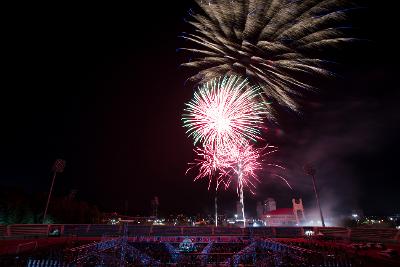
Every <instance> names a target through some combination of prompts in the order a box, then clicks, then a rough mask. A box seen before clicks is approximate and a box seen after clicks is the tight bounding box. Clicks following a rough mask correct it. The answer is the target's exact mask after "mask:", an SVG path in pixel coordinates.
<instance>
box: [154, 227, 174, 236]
mask: <svg viewBox="0 0 400 267" xmlns="http://www.w3.org/2000/svg"><path fill="white" fill-rule="evenodd" d="M151 233H152V235H155V236H157V235H171V236H178V235H181V227H174V226H153V227H152V229H151Z"/></svg>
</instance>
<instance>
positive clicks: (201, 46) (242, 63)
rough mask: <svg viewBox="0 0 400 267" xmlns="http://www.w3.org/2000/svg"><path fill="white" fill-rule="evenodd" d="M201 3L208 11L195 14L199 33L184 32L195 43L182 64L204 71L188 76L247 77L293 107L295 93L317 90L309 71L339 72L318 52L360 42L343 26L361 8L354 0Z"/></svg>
mask: <svg viewBox="0 0 400 267" xmlns="http://www.w3.org/2000/svg"><path fill="white" fill-rule="evenodd" d="M196 2H197V4H198V5H199V7H200V8H201V10H202V12H198V13H194V12H190V16H191V18H190V19H189V21H188V22H189V23H190V24H191V25H192V26H193V27H194V31H193V33H191V34H185V35H184V36H182V37H183V38H184V39H185V40H187V41H189V42H190V43H191V44H192V46H191V47H187V48H182V50H186V51H190V52H191V53H192V55H193V59H191V60H190V61H189V62H187V63H184V64H182V65H183V66H187V67H193V68H195V69H196V70H198V73H197V74H196V75H194V76H192V77H190V78H189V79H188V80H189V81H191V82H194V83H196V84H202V83H205V82H208V81H210V80H212V79H214V78H215V77H218V76H221V75H232V74H237V75H243V76H246V77H248V78H249V79H250V81H251V83H253V84H257V85H259V86H260V87H262V89H263V91H264V92H265V94H266V96H267V98H268V100H274V101H276V102H277V103H278V104H280V105H282V106H286V107H289V108H290V109H292V110H297V108H298V106H297V103H296V99H295V96H296V95H298V94H300V93H301V91H302V89H312V86H311V85H310V84H309V83H308V80H309V79H308V77H307V76H305V77H304V74H306V75H307V74H309V75H313V76H314V75H322V76H330V75H333V73H332V72H330V71H329V62H328V61H327V60H325V58H323V56H321V55H319V56H317V55H315V51H319V50H324V49H326V48H328V47H335V46H337V45H338V44H341V43H346V42H349V41H353V40H355V39H354V38H348V37H346V30H347V29H348V27H343V25H341V24H343V22H346V20H347V14H348V13H349V10H352V9H355V7H354V6H353V5H351V4H348V1H341V0H302V1H292V0H213V1H211V0H209V1H204V0H196ZM299 77H302V78H299ZM306 77H307V78H306ZM305 78H306V79H307V80H306V79H305ZM299 89H300V90H299Z"/></svg>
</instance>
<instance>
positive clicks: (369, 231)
mask: <svg viewBox="0 0 400 267" xmlns="http://www.w3.org/2000/svg"><path fill="white" fill-rule="evenodd" d="M55 230H58V231H55ZM307 231H313V232H314V233H315V234H317V233H318V232H320V233H322V236H325V237H329V238H335V239H350V240H357V241H359V240H362V241H380V242H382V241H391V242H398V241H399V240H398V239H399V236H400V235H399V233H400V232H399V230H396V229H389V228H352V229H348V228H343V227H250V228H239V227H223V226H221V227H214V226H200V227H197V226H152V225H129V226H128V235H129V237H169V236H170V237H182V236H192V237H202V236H203V237H207V236H214V237H221V236H226V237H229V236H239V237H243V238H249V237H252V236H254V237H264V238H265V237H271V238H274V237H276V238H297V237H302V236H304V234H305V232H307ZM54 232H57V234H53V233H54ZM120 234H122V225H111V224H65V225H47V224H14V225H8V226H5V225H0V237H3V238H13V237H14V238H28V237H45V236H65V237H69V236H76V237H102V236H105V235H107V236H116V235H120ZM396 240H397V241H396Z"/></svg>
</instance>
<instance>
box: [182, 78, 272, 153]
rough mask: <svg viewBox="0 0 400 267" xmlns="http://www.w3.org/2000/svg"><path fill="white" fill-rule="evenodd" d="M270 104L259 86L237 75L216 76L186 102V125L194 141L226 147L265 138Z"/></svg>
mask: <svg viewBox="0 0 400 267" xmlns="http://www.w3.org/2000/svg"><path fill="white" fill-rule="evenodd" d="M266 114H267V106H266V105H265V104H264V102H263V101H260V91H259V89H258V87H254V86H253V87H250V86H248V83H247V81H246V80H243V79H241V78H239V77H236V76H224V77H219V78H215V79H213V80H211V81H209V82H207V83H205V84H204V85H202V86H200V87H199V88H198V90H197V91H196V92H195V93H194V96H193V99H192V100H191V101H189V102H188V103H186V108H185V113H184V114H183V117H182V120H183V126H184V127H185V128H187V131H186V132H187V133H188V135H189V136H191V137H193V139H194V144H195V145H196V143H198V142H200V143H201V144H202V145H203V147H209V149H211V150H217V149H219V150H221V151H222V150H224V149H225V147H232V146H235V145H239V144H242V143H243V142H244V141H246V140H253V141H256V140H258V139H261V137H260V136H261V131H260V130H261V129H262V127H263V126H262V125H263V123H262V122H263V118H264V117H265V116H266Z"/></svg>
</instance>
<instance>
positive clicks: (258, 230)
mask: <svg viewBox="0 0 400 267" xmlns="http://www.w3.org/2000/svg"><path fill="white" fill-rule="evenodd" d="M252 232H253V235H254V236H262V237H273V236H274V232H273V230H272V228H270V227H255V228H253V229H252Z"/></svg>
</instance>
